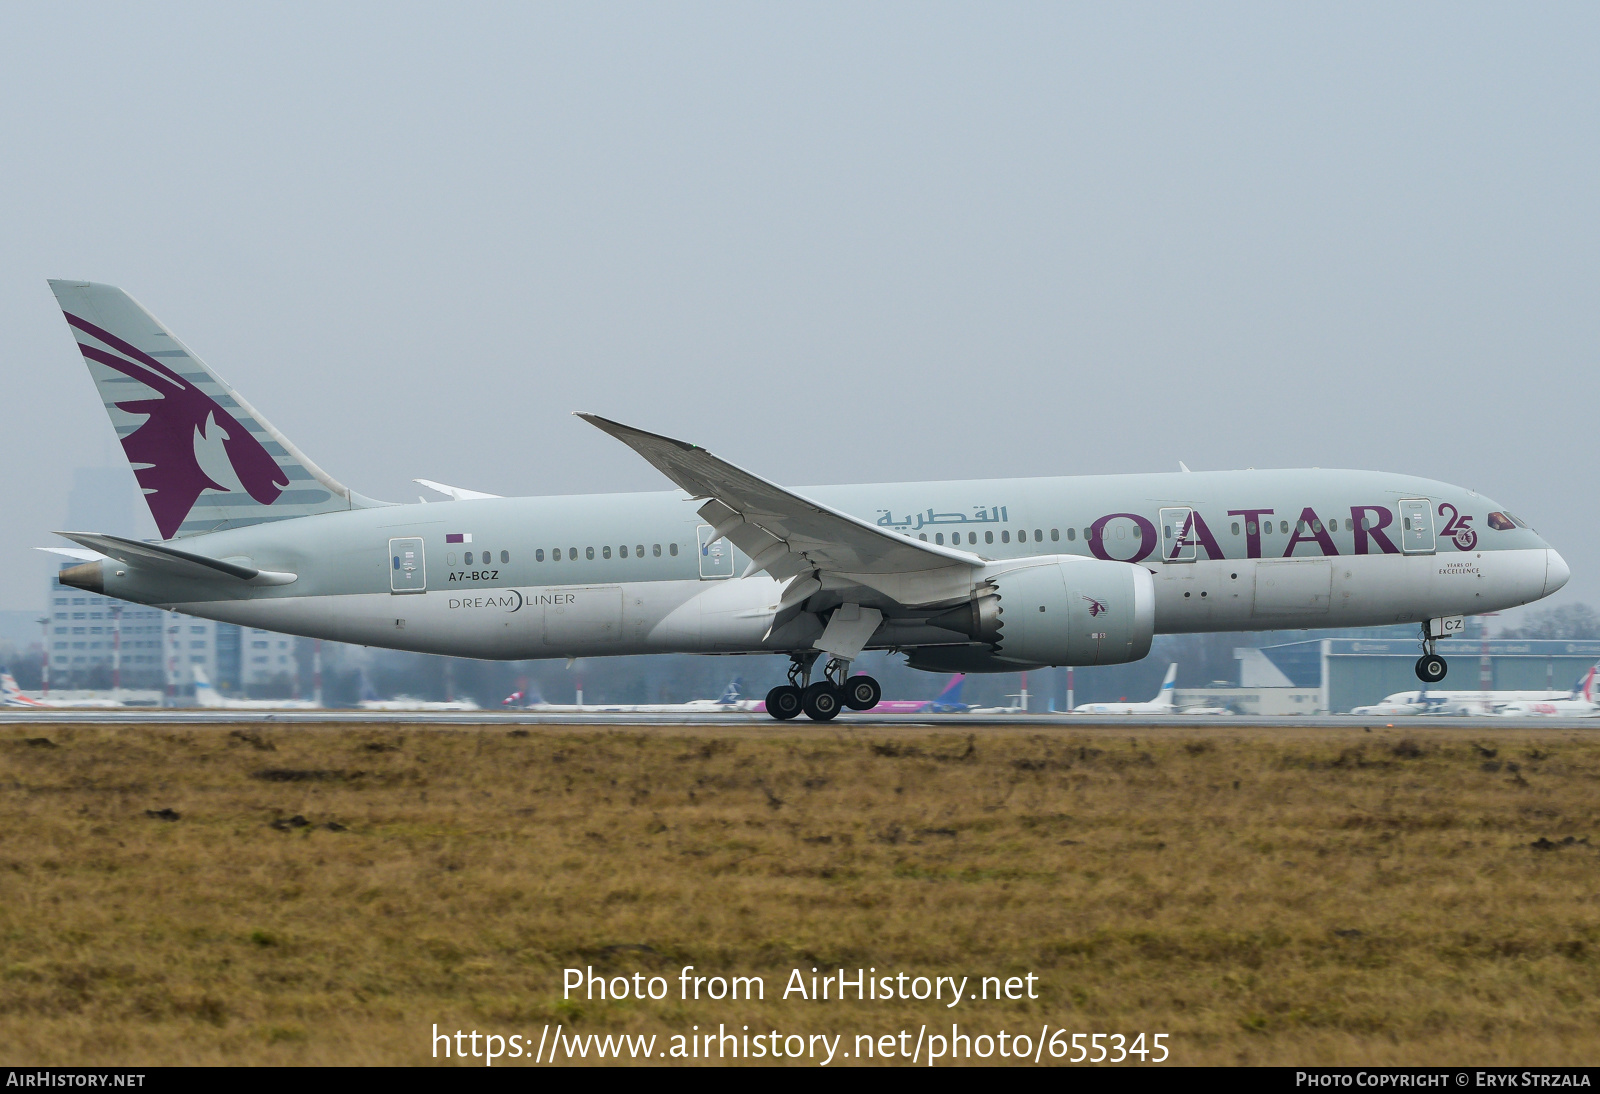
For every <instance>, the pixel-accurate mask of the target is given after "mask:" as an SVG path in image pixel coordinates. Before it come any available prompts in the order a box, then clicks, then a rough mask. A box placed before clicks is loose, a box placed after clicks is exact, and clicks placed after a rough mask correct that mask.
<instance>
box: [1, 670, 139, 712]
mask: <svg viewBox="0 0 1600 1094" xmlns="http://www.w3.org/2000/svg"><path fill="white" fill-rule="evenodd" d="M126 705H127V704H125V703H123V701H122V700H121V699H49V698H40V697H38V696H33V695H28V694H26V693H25V692H24V691H23V690H22V689H21V688H19V687H18V686H17V680H16V677H14V676H12V675H11V670H10V669H0V706H7V707H35V708H38V709H41V710H56V709H73V708H84V709H90V708H93V709H101V710H104V709H110V708H115V707H122V706H126Z"/></svg>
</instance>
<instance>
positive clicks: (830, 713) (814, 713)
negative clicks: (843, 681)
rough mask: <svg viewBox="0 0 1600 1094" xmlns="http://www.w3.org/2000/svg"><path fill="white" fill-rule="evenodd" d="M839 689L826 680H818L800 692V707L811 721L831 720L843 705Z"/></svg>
mask: <svg viewBox="0 0 1600 1094" xmlns="http://www.w3.org/2000/svg"><path fill="white" fill-rule="evenodd" d="M841 699H842V697H841V696H840V694H839V689H838V688H836V687H834V686H833V685H832V684H831V683H829V682H828V681H827V680H818V681H817V682H816V683H815V684H812V685H811V686H810V687H808V688H806V690H804V691H802V692H801V693H800V709H801V710H803V711H805V712H806V717H807V718H810V719H811V720H812V721H813V722H831V721H833V720H834V718H836V717H837V716H838V714H839V708H840V707H841V706H843V705H844V703H843V702H842V701H841Z"/></svg>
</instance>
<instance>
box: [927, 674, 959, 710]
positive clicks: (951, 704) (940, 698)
mask: <svg viewBox="0 0 1600 1094" xmlns="http://www.w3.org/2000/svg"><path fill="white" fill-rule="evenodd" d="M966 682H967V674H966V673H964V672H958V673H956V674H955V675H954V676H952V677H950V682H949V683H948V684H946V685H945V686H944V690H943V691H941V692H940V693H939V694H938V695H935V696H934V697H933V699H932V700H930V701H929V703H928V709H930V710H933V711H935V712H939V711H943V712H949V711H965V710H966V709H967V707H966V704H965V703H963V702H962V701H961V688H962V686H963V685H964V684H966Z"/></svg>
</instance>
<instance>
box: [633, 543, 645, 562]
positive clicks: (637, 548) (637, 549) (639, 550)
mask: <svg viewBox="0 0 1600 1094" xmlns="http://www.w3.org/2000/svg"><path fill="white" fill-rule="evenodd" d="M633 551H634V554H636V555H638V556H639V557H640V558H643V557H644V544H642V543H639V544H635V545H634V548H633Z"/></svg>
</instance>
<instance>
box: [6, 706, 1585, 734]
mask: <svg viewBox="0 0 1600 1094" xmlns="http://www.w3.org/2000/svg"><path fill="white" fill-rule="evenodd" d="M260 722H273V723H281V724H283V725H352V724H363V723H368V724H382V725H393V724H395V723H397V722H403V723H407V724H414V725H436V726H484V727H489V726H523V725H552V726H556V725H559V726H574V725H578V726H699V727H716V726H729V727H733V726H741V727H750V726H766V727H768V728H771V729H773V730H783V729H795V728H800V727H807V728H813V729H816V728H824V727H828V728H851V727H859V728H892V727H896V726H901V727H904V726H922V727H927V728H938V729H968V728H970V729H980V728H983V727H985V726H1009V727H1026V726H1031V727H1036V728H1038V729H1041V730H1042V729H1071V728H1083V729H1108V728H1117V727H1133V726H1138V727H1141V728H1167V729H1176V728H1188V729H1226V728H1232V727H1240V728H1243V727H1260V726H1279V727H1284V728H1294V727H1305V728H1325V729H1327V728H1346V729H1348V728H1352V727H1357V726H1394V727H1405V728H1415V729H1417V730H1419V731H1420V730H1429V729H1477V730H1490V729H1596V730H1600V718H1445V717H1432V716H1428V717H1423V716H1414V717H1391V718H1373V717H1355V716H1352V715H1349V714H1335V715H1320V716H1312V717H1307V716H1299V717H1282V718H1268V717H1246V716H1237V715H1234V716H1219V715H1187V716H1186V715H1182V714H1171V715H1165V716H1161V717H1149V716H1139V715H1126V714H936V715H926V714H850V715H845V716H841V717H839V718H838V719H836V720H834V721H832V722H826V723H818V722H812V721H809V720H807V719H806V718H803V717H802V718H796V719H795V720H794V721H792V722H777V721H774V720H773V719H771V718H769V717H768V716H767V715H765V714H712V715H707V714H701V713H683V714H677V713H658V714H627V713H621V712H618V713H600V712H595V713H589V714H572V713H554V712H549V713H547V712H541V711H534V710H511V711H501V710H469V711H461V710H451V711H435V710H428V711H405V710H282V711H273V710H203V709H194V710H183V709H171V710H167V709H151V710H136V709H129V710H95V709H84V710H72V709H62V710H43V711H41V710H5V711H0V726H10V725H84V724H93V725H194V726H204V725H218V726H228V725H240V724H256V723H260Z"/></svg>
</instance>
